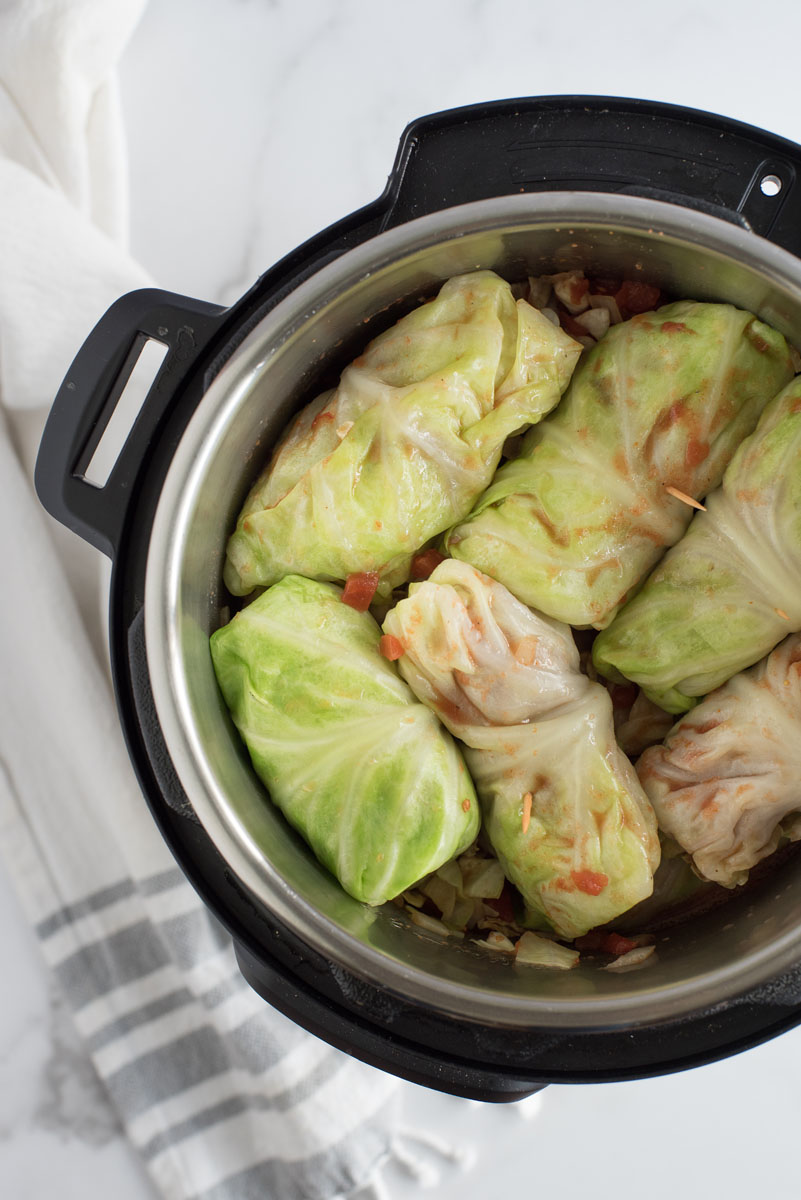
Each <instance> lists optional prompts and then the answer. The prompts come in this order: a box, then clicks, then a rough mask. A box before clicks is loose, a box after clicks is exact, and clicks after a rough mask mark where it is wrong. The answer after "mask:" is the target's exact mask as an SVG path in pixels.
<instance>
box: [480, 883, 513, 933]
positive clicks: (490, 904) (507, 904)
mask: <svg viewBox="0 0 801 1200" xmlns="http://www.w3.org/2000/svg"><path fill="white" fill-rule="evenodd" d="M482 904H486V906H487V908H492V909H494V910H495V912H496V913H497V914H498V917H499V918H500V920H501V921H507V922H508V923H509V924H510V925H511V924H513V922H514V920H515V905H514V893H513V892H512V886H511V884H510V883H509V882H508V881H507V882H506V883H505V884H504V885H503V891H502V892H501V894H500V896H498V898H497V899H496V900H492V899H486V900H483V901H482Z"/></svg>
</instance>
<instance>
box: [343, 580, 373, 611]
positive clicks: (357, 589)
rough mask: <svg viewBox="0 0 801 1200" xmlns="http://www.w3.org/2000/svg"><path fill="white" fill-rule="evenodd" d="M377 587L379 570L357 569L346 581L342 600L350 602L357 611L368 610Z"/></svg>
mask: <svg viewBox="0 0 801 1200" xmlns="http://www.w3.org/2000/svg"><path fill="white" fill-rule="evenodd" d="M377 587H378V571H356V572H354V574H353V575H349V576H348V578H347V580H346V581H345V590H344V591H343V593H342V602H343V604H349V605H350V607H351V608H355V609H356V611H357V612H367V610H368V608H369V607H370V605H371V604H372V602H373V596H374V595H375V590H376V588H377Z"/></svg>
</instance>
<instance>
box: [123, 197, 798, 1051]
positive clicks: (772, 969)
mask: <svg viewBox="0 0 801 1200" xmlns="http://www.w3.org/2000/svg"><path fill="white" fill-rule="evenodd" d="M573 226H580V227H581V228H583V229H588V228H596V229H597V228H598V227H607V226H608V227H609V228H610V229H611V230H614V232H632V233H635V234H649V235H651V236H659V237H664V238H666V239H674V240H678V241H680V242H681V243H683V244H684V245H687V244H691V245H692V244H695V245H697V246H699V248H703V249H704V251H705V252H707V253H709V252H712V253H713V254H717V255H719V256H721V257H722V258H724V259H734V260H735V261H736V262H737V263H738V264H739V265H740V266H742V267H745V268H746V269H750V270H752V271H754V272H756V273H757V274H758V275H759V276H761V277H762V278H763V279H766V280H767V281H769V282H770V283H772V284H773V285H775V286H776V287H778V288H779V289H783V290H789V291H793V292H795V293H796V294H797V295H798V296H799V298H800V299H801V263H799V260H798V259H796V258H795V257H794V256H793V255H792V254H790V253H789V252H788V251H785V250H782V249H781V248H779V247H776V246H774V245H773V244H772V243H770V242H768V241H766V240H765V239H763V238H761V237H759V236H758V235H756V234H754V233H753V232H751V231H749V230H747V229H744V228H742V227H740V226H738V225H735V224H733V223H730V222H728V221H725V220H722V219H720V218H718V217H714V216H710V215H708V214H707V213H704V212H699V211H697V210H695V209H690V208H687V207H685V206H683V205H680V204H670V203H665V202H664V201H661V200H659V201H658V200H651V199H645V198H642V197H637V196H629V195H621V194H620V193H605V192H541V193H526V194H521V195H513V196H506V197H501V198H494V199H490V200H481V201H476V202H474V203H470V204H466V205H459V206H456V207H454V208H450V209H445V210H442V211H440V212H437V213H434V214H429V215H427V216H424V217H420V218H418V219H416V220H414V221H410V222H408V223H406V224H403V225H399V226H397V227H395V228H392V229H390V230H388V231H385V232H384V233H381V234H379V235H378V236H376V237H375V238H372V239H370V240H368V241H367V242H365V243H363V244H361V245H359V246H357V247H355V248H354V249H352V250H349V251H347V252H345V253H344V254H342V255H341V256H340V257H339V258H337V259H336V260H334V261H333V262H332V263H329V264H328V265H327V266H324V267H322V268H321V269H320V270H319V271H318V272H317V273H315V274H314V275H313V276H311V277H310V278H309V279H307V280H305V281H304V282H303V283H301V284H300V285H299V286H298V287H297V288H296V289H295V290H293V291H292V292H291V293H290V294H289V295H288V296H286V297H285V298H284V299H282V300H281V301H279V303H278V304H277V305H276V306H275V307H274V308H273V309H272V310H271V311H270V312H268V313H267V315H266V316H265V317H264V318H263V319H262V320H261V321H260V322H259V324H258V325H257V326H256V327H255V328H254V329H253V330H252V331H251V332H250V333H249V334H248V336H247V337H246V338H245V339H244V341H243V342H242V344H241V345H240V346H239V347H238V349H237V350H236V352H235V353H234V354H233V355H232V357H231V358H230V359H229V361H228V362H227V363H226V364H225V365H224V366H223V368H222V369H221V371H220V372H219V374H218V375H217V376H216V377H215V379H214V380H213V381H212V383H211V384H210V386H209V388H208V389H207V391H206V392H205V394H204V395H203V397H202V398H201V401H200V403H199V404H198V407H197V409H196V410H195V412H194V414H193V415H192V418H191V419H190V421H189V423H188V425H187V427H186V430H185V432H184V434H183V436H182V437H181V440H180V442H179V444H178V446H177V447H176V450H175V454H174V457H173V459H172V462H171V464H170V467H169V470H168V472H167V476H166V478H165V480H164V484H163V487H162V491H161V495H160V497H159V501H158V507H157V510H156V515H155V519H154V522H153V527H152V530H151V535H150V541H149V545H148V553H147V566H146V575H145V600H144V616H145V645H146V652H147V663H148V672H149V676H150V684H151V688H152V693H153V699H154V703H155V708H156V713H157V716H158V720H159V723H160V726H161V730H162V733H163V736H164V740H165V744H166V746H167V748H168V751H169V755H170V758H171V760H172V763H173V766H174V768H175V771H176V773H177V775H178V778H179V780H180V782H181V785H182V787H183V789H184V791H185V792H186V794H187V796H188V797H189V798H190V802H191V804H192V806H193V808H194V810H195V812H196V814H197V816H198V819H199V820H200V822H201V824H202V825H203V827H204V829H205V831H206V833H207V834H208V836H209V837H210V838H211V841H212V842H213V844H214V845H215V847H216V848H217V850H218V851H219V853H220V854H221V855H222V857H223V858H224V859H225V861H226V863H227V864H228V866H229V868H230V869H231V871H232V873H233V874H234V875H235V876H236V877H237V878H238V879H239V881H240V882H241V883H242V884H243V885H244V886H245V887H246V888H247V889H248V890H249V891H250V892H251V893H253V895H255V896H256V897H257V899H258V900H259V901H260V902H261V903H262V904H263V905H264V906H265V907H266V909H267V910H268V911H270V912H272V913H273V914H274V915H275V917H277V918H278V919H279V920H280V921H282V922H283V923H284V924H285V925H286V926H288V927H289V928H290V929H291V930H292V931H293V932H294V933H295V934H296V935H297V936H299V937H300V938H301V939H302V940H304V941H306V942H308V943H309V944H310V945H311V946H313V947H314V949H315V950H316V951H317V952H319V953H321V954H322V955H324V956H325V957H326V958H327V959H331V960H334V961H335V962H337V963H338V964H340V965H341V966H342V967H344V968H345V969H346V970H348V971H351V972H353V973H354V974H355V975H357V976H359V977H361V978H363V979H365V980H368V981H370V982H373V983H375V982H378V983H379V984H380V985H381V986H383V987H385V988H386V989H387V990H388V991H390V992H394V993H395V994H398V995H400V996H403V997H404V998H407V999H411V1000H413V1001H417V1002H419V1003H422V1004H424V1005H426V1006H427V1007H429V1008H433V1009H436V1010H439V1011H442V1012H445V1013H448V1014H452V1015H455V1016H459V1017H461V1018H464V1017H465V1016H466V1015H467V1014H468V1013H469V1019H471V1020H473V1021H479V1022H482V1021H483V1022H487V1023H489V1024H493V1025H500V1026H503V1025H506V1026H509V1027H520V1026H521V1024H525V1025H526V1026H528V1027H530V1028H532V1029H534V1028H542V1029H550V1030H552V1029H554V1028H560V1029H564V1028H574V1029H584V1030H587V1029H598V1030H602V1029H610V1028H614V1027H617V1026H629V1027H631V1026H636V1025H638V1024H649V1025H650V1024H654V1023H655V1022H658V1021H664V1020H675V1019H676V1018H677V1017H680V1016H684V1015H688V1014H689V1013H692V1012H698V1011H700V1010H703V1009H707V1008H713V1007H715V1006H717V1005H720V1004H723V1003H726V1002H729V1001H731V1000H732V999H733V998H735V997H737V996H740V995H742V994H744V993H747V992H750V991H751V990H752V989H754V988H755V987H757V986H759V985H760V984H763V983H765V982H766V981H767V980H768V979H771V978H774V977H775V976H777V975H779V974H782V973H783V972H784V971H786V970H787V969H789V968H790V967H792V966H793V965H794V964H796V963H797V962H798V961H799V959H801V925H799V926H798V927H797V928H796V929H794V930H790V931H788V932H786V933H785V934H783V935H781V936H779V937H777V938H776V939H774V940H773V941H772V942H770V943H769V944H768V945H765V946H762V947H760V948H757V949H756V950H753V951H751V952H750V953H748V954H746V955H744V956H743V957H742V958H741V959H738V960H737V961H733V962H731V963H729V964H727V965H726V966H724V967H719V968H717V969H715V970H713V971H710V972H706V973H703V974H698V975H695V976H692V977H690V978H688V979H683V980H682V981H680V982H677V983H676V984H673V985H670V986H667V987H661V988H659V989H651V990H649V989H647V988H646V989H645V991H641V992H638V993H637V994H633V995H622V996H594V997H589V998H588V997H586V996H585V997H576V998H565V999H563V1000H560V1001H559V1002H558V1003H554V1002H553V1000H543V999H539V998H538V997H536V996H531V997H528V998H527V999H526V1001H525V1018H524V1020H523V1021H521V1003H522V1001H521V998H520V997H519V996H512V995H508V994H499V993H496V992H493V991H490V990H489V989H483V988H477V987H472V986H466V985H464V984H459V983H456V982H453V981H450V980H448V979H445V978H433V977H432V976H430V975H428V974H426V973H425V972H424V971H421V970H418V969H417V968H414V967H411V966H409V965H408V964H406V963H404V962H401V961H399V960H397V959H394V958H392V957H390V956H388V955H387V954H385V953H383V952H382V951H380V950H377V949H375V948H374V947H372V946H371V945H369V944H367V943H365V942H363V941H359V940H358V939H357V938H355V937H353V936H352V935H351V934H350V933H348V932H347V931H346V930H344V929H343V928H341V927H340V926H339V925H337V924H336V923H335V922H334V921H332V920H331V919H330V918H329V917H327V916H326V915H325V914H324V913H322V912H320V911H319V910H318V909H316V908H315V907H314V906H313V905H311V904H309V903H308V902H307V901H306V900H304V899H303V898H302V897H300V896H299V895H297V893H295V892H294V891H293V889H292V888H291V887H290V886H289V884H288V883H287V882H286V881H285V880H284V879H283V878H282V877H281V876H280V875H279V874H278V873H277V871H275V870H274V868H273V867H272V865H271V863H270V862H269V860H268V859H267V858H266V857H265V855H264V854H263V852H262V851H260V850H259V848H258V846H257V845H256V844H255V842H254V841H253V839H252V838H251V837H250V836H249V835H248V834H247V831H245V830H244V829H243V828H242V827H241V826H238V827H237V826H236V825H235V824H234V823H233V822H232V821H231V819H230V817H229V815H228V810H227V807H226V805H225V802H224V795H223V793H222V790H221V789H220V787H219V784H218V783H217V780H216V779H215V776H214V773H213V771H212V769H211V766H210V764H209V762H208V759H207V757H206V755H205V752H204V748H203V746H202V744H201V743H200V739H199V737H198V734H197V730H196V729H195V727H194V722H193V719H192V715H191V703H190V697H189V693H188V690H187V686H186V681H185V679H184V676H183V672H182V652H181V646H180V642H179V637H178V623H177V619H176V618H177V613H178V608H179V604H178V597H179V589H180V575H181V572H180V564H181V558H182V552H183V548H184V543H185V535H186V531H187V529H188V527H189V525H190V523H191V518H192V513H193V510H194V506H195V504H196V501H197V496H198V491H199V485H200V482H201V480H202V478H203V476H204V474H205V471H206V466H207V464H208V463H209V462H210V461H211V459H212V458H213V456H214V453H215V448H216V446H217V445H218V443H219V441H220V439H221V437H222V435H223V433H224V431H225V430H226V429H227V427H228V426H229V424H230V422H231V421H232V420H233V418H234V415H235V413H236V411H237V410H238V407H239V405H240V403H241V401H242V400H243V398H244V397H245V396H246V395H247V394H248V392H249V389H250V386H251V383H252V381H253V379H254V378H255V377H257V376H260V375H261V373H262V372H263V371H264V370H265V369H266V367H267V365H268V363H269V361H270V359H271V358H272V357H273V356H274V355H276V354H277V353H278V352H279V351H280V349H281V347H282V346H283V345H284V344H285V343H286V342H287V340H288V339H290V338H291V337H292V336H293V335H294V334H296V333H297V332H298V331H299V329H300V328H301V327H302V325H303V324H304V323H305V322H306V321H307V320H308V319H309V318H310V317H312V316H313V315H315V314H316V313H318V312H319V311H320V310H321V309H324V308H326V307H327V306H328V305H330V304H333V303H335V302H336V299H337V297H338V296H340V295H342V294H343V293H344V292H346V291H347V290H349V289H350V288H352V287H354V286H356V285H357V284H358V283H360V282H362V281H364V280H366V279H367V278H369V277H370V276H371V275H373V274H375V273H377V272H378V271H380V270H381V269H382V268H384V267H388V266H390V265H392V264H393V263H395V262H397V261H398V260H399V259H402V258H403V257H404V256H406V255H409V254H412V253H418V252H420V251H423V250H426V249H433V248H434V247H435V246H440V245H442V244H444V243H447V242H448V241H452V240H454V239H459V238H462V237H464V236H466V235H469V234H472V233H486V232H493V231H497V232H498V233H501V232H506V231H510V230H512V229H518V230H521V229H529V228H530V229H531V230H532V232H536V230H537V229H545V228H547V229H549V230H551V231H554V230H555V231H561V230H564V232H565V234H568V235H569V234H571V233H572V232H573Z"/></svg>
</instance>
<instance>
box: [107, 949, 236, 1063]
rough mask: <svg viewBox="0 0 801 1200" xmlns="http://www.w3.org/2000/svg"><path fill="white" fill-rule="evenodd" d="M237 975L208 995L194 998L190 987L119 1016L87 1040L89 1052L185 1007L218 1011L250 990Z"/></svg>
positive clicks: (215, 987) (179, 989)
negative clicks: (239, 994) (240, 993)
mask: <svg viewBox="0 0 801 1200" xmlns="http://www.w3.org/2000/svg"><path fill="white" fill-rule="evenodd" d="M235 972H236V973H235V974H234V975H233V976H232V977H231V978H230V979H224V980H223V981H222V982H221V983H215V985H214V987H211V988H209V990H208V991H207V992H201V993H200V995H198V996H195V995H193V994H192V992H190V991H189V989H188V988H185V987H179V988H175V989H174V990H173V991H172V992H168V993H167V994H166V995H165V996H158V997H157V998H156V999H155V1000H151V1001H149V1003H147V1004H143V1005H142V1006H141V1008H135V1009H134V1010H133V1011H132V1012H128V1013H125V1015H124V1016H122V1017H115V1018H114V1019H113V1020H112V1021H109V1022H108V1024H107V1025H104V1026H102V1028H101V1029H98V1030H97V1032H96V1033H95V1034H93V1036H92V1037H90V1038H89V1039H88V1040H87V1045H88V1047H89V1049H90V1050H92V1051H95V1050H101V1049H102V1048H103V1047H104V1046H108V1045H109V1044H110V1043H111V1042H116V1041H117V1039H118V1038H121V1037H124V1036H125V1035H126V1034H127V1033H130V1032H131V1030H133V1029H138V1028H140V1027H141V1026H142V1025H149V1024H150V1022H151V1021H156V1020H158V1018H159V1017H163V1016H166V1014H167V1013H170V1012H175V1011H176V1010H177V1009H179V1008H185V1007H186V1006H187V1005H189V1004H201V1005H202V1006H203V1007H204V1008H205V1009H207V1010H211V1009H215V1008H217V1007H218V1006H219V1005H220V1004H222V1003H223V1001H225V1000H227V999H228V998H229V997H230V996H233V995H235V994H236V993H237V992H241V991H242V990H243V989H244V988H246V987H247V984H246V983H245V981H244V979H243V978H242V976H241V975H240V974H239V971H238V970H236V968H235Z"/></svg>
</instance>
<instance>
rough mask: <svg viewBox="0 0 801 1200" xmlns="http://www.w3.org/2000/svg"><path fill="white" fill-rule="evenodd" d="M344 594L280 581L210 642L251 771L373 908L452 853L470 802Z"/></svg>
mask: <svg viewBox="0 0 801 1200" xmlns="http://www.w3.org/2000/svg"><path fill="white" fill-rule="evenodd" d="M341 596H342V593H341V590H340V589H339V588H337V587H334V586H333V585H332V584H325V583H318V582H316V581H314V580H310V579H302V578H300V577H298V576H287V577H286V578H285V579H283V580H282V581H281V582H280V583H277V584H275V586H274V587H271V588H269V589H268V590H267V591H266V592H264V593H263V594H262V595H261V596H259V597H258V599H257V600H254V601H253V603H252V604H250V605H249V606H248V607H247V608H245V609H244V610H243V611H242V612H240V613H238V614H237V615H236V616H235V617H234V619H233V620H232V621H231V622H230V623H229V624H228V625H226V626H224V627H223V628H222V629H219V630H217V632H216V633H214V634H213V635H212V638H211V654H212V659H213V662H214V669H215V671H216V674H217V680H218V682H219V685H220V690H221V691H222V694H223V697H224V699H225V702H226V704H227V706H228V709H229V711H230V713H231V716H232V718H233V720H234V724H235V725H236V727H237V729H238V730H239V732H240V734H241V736H242V738H243V740H244V742H245V745H246V746H247V748H248V751H249V753H250V757H251V761H252V763H253V766H254V768H255V770H256V772H257V774H258V775H259V776H260V778H261V779H262V781H263V782H264V783H265V784H266V785H267V787H268V788H269V791H270V795H271V797H272V799H273V800H274V802H275V803H276V804H277V805H278V807H279V808H280V809H281V810H282V812H283V813H284V815H285V816H286V817H287V819H288V820H289V821H290V822H291V824H292V825H294V826H295V828H296V829H297V830H298V831H299V833H300V834H301V835H302V836H303V837H304V838H305V839H306V841H307V842H308V843H309V845H310V846H311V848H312V850H313V851H314V853H315V854H316V856H317V858H318V859H319V861H320V862H321V863H322V864H323V865H324V866H325V867H327V868H328V870H329V871H331V873H332V874H333V875H335V876H336V877H337V879H338V880H339V882H340V883H341V884H342V887H343V888H344V889H345V891H346V892H349V893H350V895H351V896H354V897H355V898H356V899H357V900H363V901H365V902H366V903H367V904H381V903H382V902H383V901H385V900H389V899H391V898H392V897H393V896H397V895H398V894H399V893H400V892H402V891H404V890H405V889H406V888H408V887H411V885H412V884H414V883H416V882H417V881H418V880H419V879H420V878H422V876H424V875H427V874H428V873H429V872H431V871H435V870H436V869H437V868H438V867H440V866H442V864H443V863H445V862H447V861H448V860H449V859H451V858H453V857H454V856H455V855H457V854H460V853H461V852H462V851H463V850H465V849H466V848H467V847H468V846H469V845H470V843H471V842H472V841H473V839H474V838H475V837H476V834H477V832H478V826H479V810H478V803H477V801H476V798H475V792H474V790H473V785H472V782H471V780H470V776H469V775H468V773H467V770H466V768H465V765H464V762H463V760H462V756H461V754H460V753H459V751H458V750H457V748H456V746H455V745H454V743H453V740H452V739H451V737H450V736H449V735H448V734H447V733H446V732H445V730H444V729H442V727H441V726H440V724H439V722H438V721H437V719H436V717H435V716H434V715H433V714H432V713H431V712H430V710H429V709H428V708H426V707H425V705H423V704H419V703H417V702H416V701H415V698H414V696H413V695H412V693H411V692H410V691H409V688H408V687H407V686H406V684H405V683H404V682H403V680H402V679H400V678H399V676H398V674H397V671H396V670H395V668H394V666H392V665H391V664H390V663H389V662H387V660H386V659H385V658H384V657H383V656H382V655H381V653H380V651H379V640H380V637H381V631H380V629H379V628H378V625H377V624H376V623H375V621H374V620H373V618H372V617H371V616H370V614H369V613H360V612H356V611H355V610H354V609H352V608H350V607H349V606H348V605H347V604H343V603H342V600H341Z"/></svg>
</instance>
